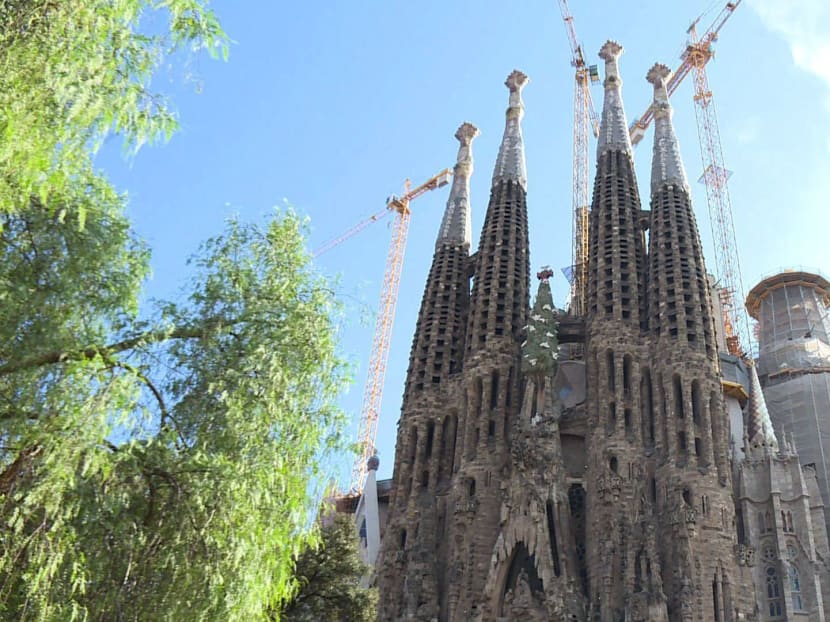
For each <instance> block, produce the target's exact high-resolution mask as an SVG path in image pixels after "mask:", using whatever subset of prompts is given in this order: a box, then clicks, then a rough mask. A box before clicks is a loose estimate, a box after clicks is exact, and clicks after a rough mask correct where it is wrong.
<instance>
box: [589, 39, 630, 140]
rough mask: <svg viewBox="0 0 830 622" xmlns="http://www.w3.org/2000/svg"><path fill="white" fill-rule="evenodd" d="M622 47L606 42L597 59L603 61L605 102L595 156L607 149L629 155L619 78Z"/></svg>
mask: <svg viewBox="0 0 830 622" xmlns="http://www.w3.org/2000/svg"><path fill="white" fill-rule="evenodd" d="M622 52H623V46H621V45H620V44H619V43H617V42H616V41H606V42H605V45H603V46H602V48H601V49H600V51H599V57H600V58H601V59H603V60H604V61H605V82H604V83H603V86H604V87H605V100H604V102H603V107H602V119H601V121H600V126H599V138H598V140H597V156H599V155H601V154H602V153H603V152H604V151H606V150H608V149H620V150H623V151H626V152H628V153H629V154H631V152H632V149H631V138H630V137H629V135H628V123H627V122H626V118H625V108H624V107H623V100H622V79H621V78H620V68H619V58H620V55H621V54H622Z"/></svg>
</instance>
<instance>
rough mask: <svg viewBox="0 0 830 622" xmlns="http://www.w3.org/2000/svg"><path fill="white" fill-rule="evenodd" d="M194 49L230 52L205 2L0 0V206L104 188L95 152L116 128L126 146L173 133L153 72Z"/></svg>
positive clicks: (50, 202)
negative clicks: (93, 160)
mask: <svg viewBox="0 0 830 622" xmlns="http://www.w3.org/2000/svg"><path fill="white" fill-rule="evenodd" d="M194 49H195V50H199V49H206V50H208V51H209V52H210V53H213V54H226V52H227V43H226V39H225V35H224V33H223V32H222V29H221V27H220V25H219V22H218V21H217V19H216V17H215V15H214V14H213V13H212V12H211V11H210V10H209V9H207V8H206V6H205V0H61V1H56V0H0V212H10V211H17V210H20V209H24V208H26V207H28V205H29V201H30V199H31V197H32V196H34V197H37V198H38V199H39V200H40V201H41V203H42V204H43V205H45V206H47V207H53V208H55V209H57V208H58V207H60V206H59V205H57V203H58V202H60V201H61V200H68V199H70V198H71V199H72V200H75V199H77V195H78V193H79V192H87V193H98V192H101V193H104V194H106V190H107V184H106V183H104V182H103V180H102V179H100V178H99V177H98V176H97V175H96V174H95V173H94V172H93V168H92V164H91V158H92V155H93V154H94V151H95V150H96V149H97V147H98V146H100V145H101V144H102V142H103V140H104V139H105V138H106V137H107V136H109V135H110V134H111V133H113V132H117V133H119V134H121V135H122V136H123V137H124V139H125V144H126V146H127V147H128V148H137V147H138V146H140V145H141V144H143V143H145V142H150V141H153V140H156V139H158V138H162V137H169V136H170V134H171V133H172V132H173V131H174V130H175V128H176V117H175V115H174V114H173V112H172V111H171V109H170V106H169V105H168V102H167V100H166V99H165V97H164V96H163V95H162V94H160V93H158V92H155V91H154V90H152V89H151V85H150V83H151V78H152V76H153V74H154V72H155V71H156V70H157V69H158V66H159V64H160V63H161V61H162V59H164V58H165V57H166V56H169V55H170V54H173V53H176V52H177V51H179V50H194ZM83 207H84V206H83V204H81V205H80V206H79V208H78V211H77V215H78V216H79V217H80V218H81V222H83V217H84V211H83Z"/></svg>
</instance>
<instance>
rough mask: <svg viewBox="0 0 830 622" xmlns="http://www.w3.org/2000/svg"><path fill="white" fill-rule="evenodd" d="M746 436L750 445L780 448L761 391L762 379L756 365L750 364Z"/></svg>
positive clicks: (753, 446) (772, 448) (752, 446)
mask: <svg viewBox="0 0 830 622" xmlns="http://www.w3.org/2000/svg"><path fill="white" fill-rule="evenodd" d="M746 436H747V438H748V439H749V447H748V448H747V449H750V448H755V447H768V448H770V449H771V450H773V451H775V450H777V449H778V439H777V438H776V437H775V430H774V429H773V427H772V420H771V419H770V416H769V411H768V410H767V403H766V401H765V400H764V394H763V392H762V391H761V381H760V380H759V379H758V372H757V371H756V370H755V365H750V366H749V404H747V407H746Z"/></svg>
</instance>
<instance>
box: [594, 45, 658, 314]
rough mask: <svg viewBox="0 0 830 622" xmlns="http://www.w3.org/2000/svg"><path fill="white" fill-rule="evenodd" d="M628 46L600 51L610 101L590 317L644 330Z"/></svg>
mask: <svg viewBox="0 0 830 622" xmlns="http://www.w3.org/2000/svg"><path fill="white" fill-rule="evenodd" d="M622 49H623V48H622V46H621V45H620V44H619V43H617V42H616V41H607V42H606V43H605V45H603V46H602V48H601V49H600V51H599V56H600V57H601V58H604V59H605V101H604V104H603V109H602V125H601V127H600V133H599V144H598V146H597V172H596V175H595V176H594V194H593V198H592V201H591V213H590V226H589V240H588V244H589V246H588V255H589V256H588V296H587V306H586V315H587V316H589V317H590V318H593V319H597V318H604V319H613V320H615V321H623V322H624V323H626V324H630V325H631V326H633V327H636V328H637V329H638V330H639V328H640V321H641V315H644V313H643V311H644V310H643V308H642V306H643V304H644V302H643V291H644V288H645V238H644V235H643V229H642V225H641V218H642V216H641V209H640V193H639V191H638V190H637V179H636V176H635V174H634V160H633V158H632V154H631V140H630V139H629V137H628V125H627V124H626V120H625V110H624V109H623V102H622V80H621V79H620V73H619V66H618V62H617V59H618V58H619V56H620V54H621V53H622Z"/></svg>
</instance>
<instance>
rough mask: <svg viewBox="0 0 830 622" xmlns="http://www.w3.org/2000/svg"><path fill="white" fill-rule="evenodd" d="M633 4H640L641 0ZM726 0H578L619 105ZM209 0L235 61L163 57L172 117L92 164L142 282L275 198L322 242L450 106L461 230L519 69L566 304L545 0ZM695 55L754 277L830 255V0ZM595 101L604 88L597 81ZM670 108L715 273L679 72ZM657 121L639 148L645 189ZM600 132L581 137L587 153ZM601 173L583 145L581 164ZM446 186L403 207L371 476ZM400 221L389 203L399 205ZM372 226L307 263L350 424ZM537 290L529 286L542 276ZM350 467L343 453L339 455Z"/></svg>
mask: <svg viewBox="0 0 830 622" xmlns="http://www.w3.org/2000/svg"><path fill="white" fill-rule="evenodd" d="M635 4H636V6H633V5H635ZM724 4H725V1H722V0H715V1H714V2H712V1H711V0H689V1H685V2H661V1H659V0H640V2H637V3H622V2H618V1H612V0H571V9H572V12H573V14H574V17H575V22H576V29H577V32H578V34H579V37H580V40H581V41H582V43H583V44H584V48H585V50H586V52H587V54H588V58H589V59H596V60H591V62H599V59H597V58H596V51H597V50H599V48H600V46H601V45H602V43H603V42H604V41H605V40H606V39H608V38H613V39H615V40H617V41H619V42H620V43H622V44H623V45H624V46H625V48H626V51H625V54H624V55H623V57H622V59H621V63H620V64H621V72H622V77H623V81H624V85H623V95H624V98H625V104H626V112H627V114H628V118H629V120H631V119H633V118H634V117H636V116H639V115H640V114H641V113H642V112H644V111H645V109H646V107H647V106H648V104H649V102H650V100H651V88H650V85H649V84H647V83H646V81H645V74H646V71H647V70H648V69H649V67H650V66H651V65H652V64H653V63H654V62H655V61H661V62H664V63H666V64H668V65H669V66H671V67H672V68H674V67H676V66H677V64H678V62H679V61H678V55H679V53H680V52H681V51H682V49H683V45H684V43H685V36H686V35H685V31H686V28H687V27H688V25H689V23H690V22H691V20H692V19H694V18H695V17H697V16H698V15H699V14H700V13H702V12H704V11H706V10H708V9H711V11H710V12H709V13H708V14H707V15H705V16H704V17H703V18H702V20H701V24H702V25H703V26H704V27H706V26H708V24H709V23H710V22H711V21H712V19H713V18H714V16H715V15H716V14H717V12H718V11H719V10H720V9H721V8H722V6H724ZM214 7H215V9H216V11H217V12H218V13H219V15H220V18H221V19H222V22H223V24H224V26H225V29H226V30H227V32H228V34H229V35H230V37H231V38H232V39H233V41H234V43H233V45H232V47H231V52H230V58H229V61H228V62H227V63H221V62H214V61H211V60H209V59H208V58H198V59H195V60H193V61H191V62H190V63H188V65H187V66H185V67H182V66H180V65H175V64H171V65H169V66H165V67H164V68H162V70H161V72H160V74H159V76H158V78H157V79H156V81H155V87H156V88H157V89H159V90H163V91H165V92H167V93H169V94H170V95H171V98H172V99H173V102H174V104H175V107H176V108H177V110H178V111H179V114H180V117H181V122H182V131H181V132H180V133H178V134H177V135H176V136H174V138H173V139H172V141H171V142H170V143H169V144H167V145H163V146H156V147H151V148H145V149H143V150H142V151H141V152H139V154H138V155H137V156H135V157H134V158H132V159H130V160H129V161H125V160H124V159H123V158H121V157H120V152H119V149H118V145H117V144H116V142H117V141H112V143H110V144H108V145H106V147H105V149H104V150H103V151H102V153H101V155H100V157H99V159H98V163H99V165H100V166H101V167H103V168H104V169H105V170H106V171H107V172H108V173H109V174H110V175H111V178H112V179H113V181H114V183H115V184H116V185H117V186H118V187H119V188H120V189H122V190H124V191H125V192H127V193H128V195H129V213H130V215H131V217H132V219H133V221H134V223H135V226H136V228H137V230H138V232H139V234H140V235H141V236H142V237H144V238H145V239H146V240H147V241H148V242H149V243H150V245H151V247H152V250H153V261H152V265H153V271H154V275H153V277H152V279H151V280H150V281H149V282H148V284H147V293H148V296H150V297H165V296H172V295H175V294H176V292H177V291H178V290H179V288H180V286H181V285H182V284H183V283H184V281H185V280H186V278H187V276H188V268H187V266H186V260H187V257H188V256H189V255H190V254H191V253H192V252H193V251H194V250H195V249H196V248H197V246H198V244H199V242H200V241H201V240H203V239H205V238H207V237H209V236H211V235H214V234H216V233H217V232H219V231H220V230H221V228H222V223H223V221H224V220H225V219H226V218H227V217H228V216H230V215H232V214H238V215H239V216H240V217H241V218H243V219H250V220H255V219H262V218H264V217H265V216H266V215H267V214H269V213H270V210H271V208H272V206H274V205H283V204H284V202H286V201H287V202H288V203H290V204H292V205H293V206H295V208H296V209H297V210H299V211H300V212H301V213H303V214H306V215H308V216H309V217H310V218H311V226H312V233H311V242H310V244H311V246H312V247H316V246H319V245H320V244H321V243H322V242H325V241H326V240H328V239H329V238H331V237H333V236H335V235H338V234H339V233H341V232H342V231H344V230H345V229H347V228H349V227H350V226H351V225H353V224H354V223H356V222H357V221H359V220H360V219H361V218H363V217H365V216H367V215H369V214H371V213H373V212H376V211H378V210H380V209H382V208H383V205H384V200H385V198H386V197H387V196H388V195H390V194H392V193H399V192H400V191H401V188H402V185H403V181H404V179H405V178H407V177H409V178H410V179H412V181H413V183H415V184H417V183H420V182H421V181H423V180H425V179H427V178H428V177H430V176H432V175H433V174H434V173H436V172H438V171H439V170H440V169H442V168H444V167H447V166H452V164H453V162H454V159H455V154H456V150H457V142H456V141H455V139H454V138H453V134H454V132H455V130H456V128H457V127H458V125H459V124H460V123H461V122H463V121H470V122H472V123H474V124H476V125H477V126H478V127H479V128H480V130H481V132H482V134H481V136H480V137H479V138H478V139H477V140H476V141H475V143H474V148H473V151H474V157H475V168H476V172H475V174H474V176H473V183H472V203H473V238H474V246H475V245H477V240H478V233H479V230H480V227H481V224H482V221H483V217H484V211H485V209H486V206H487V199H488V192H489V185H490V176H491V172H492V168H493V165H494V163H495V158H496V153H497V150H498V145H499V142H500V139H501V134H502V131H503V128H504V110H505V108H506V105H507V89H506V88H505V87H504V85H503V82H504V79H505V78H506V76H507V75H508V73H509V72H510V71H511V70H512V69H514V68H518V69H521V70H522V71H524V72H525V73H527V74H528V75H529V76H530V79H531V83H530V84H529V85H528V86H527V88H525V90H524V100H525V106H526V116H525V120H524V124H523V127H524V136H525V146H526V153H527V168H528V207H529V219H530V230H531V256H530V257H531V268H532V270H533V271H534V272H535V270H536V269H537V268H538V267H539V266H541V265H543V264H550V265H551V266H553V267H554V269H555V270H557V276H556V277H555V278H554V281H553V283H552V289H553V294H554V298H555V301H556V303H557V304H559V305H562V304H564V301H565V298H566V296H567V284H566V283H565V280H564V278H562V277H561V272H559V269H560V268H562V267H564V266H567V265H568V264H569V263H570V261H571V259H570V254H571V250H570V249H571V215H570V210H571V169H572V165H571V157H572V156H571V149H572V101H573V73H572V69H571V67H570V64H569V60H570V59H569V48H568V43H567V39H566V35H565V29H564V26H563V24H562V21H561V17H560V13H559V9H558V4H557V2H555V1H553V0H515V1H514V2H497V1H495V0H475V1H474V0H463V1H451V2H446V0H444V1H441V2H439V1H437V0H421V1H419V2H398V1H391V0H387V1H386V2H382V1H380V0H375V1H366V0H363V1H361V0H353V1H352V2H331V1H330V0H329V1H324V0H306V1H305V2H302V3H299V2H256V3H253V2H246V3H242V2H232V1H229V0H225V1H216V2H214ZM716 50H717V51H716V57H715V59H714V60H713V61H712V62H710V64H709V66H708V74H709V81H710V85H711V87H712V90H713V91H714V93H715V99H716V105H717V109H718V117H719V121H720V132H721V138H722V144H723V151H724V159H725V162H726V165H727V167H728V168H729V169H731V170H732V171H733V176H732V178H731V180H730V194H731V198H732V205H733V211H734V219H735V227H736V229H737V244H738V249H739V252H740V257H741V268H742V272H743V282H744V288H745V290H747V291H748V290H749V289H750V288H751V287H752V286H753V285H754V284H755V283H757V282H758V281H759V280H760V279H761V278H762V277H763V276H765V275H768V274H770V273H772V272H775V271H778V270H779V269H781V268H783V267H789V266H798V265H803V266H807V267H810V268H819V269H821V268H825V269H827V270H830V269H828V268H826V267H827V266H828V264H830V245H828V240H827V238H828V233H830V231H829V230H828V224H830V223H828V220H830V219H828V216H827V213H828V208H827V197H828V196H830V174H829V173H830V124H828V123H827V119H828V115H830V69H828V68H829V67H830V64H828V63H827V59H828V57H830V7H828V6H827V5H826V2H825V0H800V1H799V2H798V3H794V2H786V1H782V0H744V2H743V3H742V4H741V5H740V6H739V7H738V9H737V11H736V12H735V14H734V16H733V17H732V18H731V19H730V21H729V22H728V23H727V24H726V26H725V27H724V29H723V31H722V36H721V39H720V41H719V42H718V43H717V46H716ZM593 95H594V99H595V102H596V103H597V105H598V106H599V105H601V101H602V89H601V86H597V87H595V89H594V91H593ZM673 105H674V107H675V117H674V118H675V125H676V129H677V133H678V136H679V139H680V142H681V147H682V151H683V155H684V159H685V163H686V168H687V171H688V173H689V177H690V181H691V182H692V187H693V192H694V201H695V208H696V213H697V216H698V223H699V226H700V230H701V237H702V238H703V244H704V252H705V253H706V256H707V259H708V261H709V267H710V269H714V265H713V264H714V254H713V252H712V247H711V234H710V228H709V219H708V214H707V206H706V197H705V192H704V188H703V186H702V185H699V184H697V183H696V180H697V178H698V177H699V175H700V172H701V170H700V169H701V164H700V152H699V148H698V140H697V130H696V124H695V118H694V108H693V105H692V84H691V79H687V80H686V82H685V83H684V84H683V85H681V87H680V89H679V90H678V91H677V93H675V95H674V97H673ZM651 141H652V136H651V132H649V133H648V134H647V135H646V138H645V139H644V140H643V141H642V143H641V144H640V146H639V147H638V148H637V150H636V153H635V159H636V162H637V172H638V177H639V182H640V187H641V191H644V192H645V194H643V198H644V206H645V205H646V203H647V190H646V188H647V184H648V179H649V171H650V165H651ZM593 149H594V145H593V144H592V146H591V151H592V154H593ZM591 168H592V170H593V162H592V165H591ZM446 200H447V189H446V188H444V189H441V190H438V191H435V192H432V193H429V194H427V195H425V196H424V197H422V198H421V199H419V200H418V201H417V202H415V203H413V205H412V207H413V217H412V225H411V229H410V236H409V245H408V249H407V257H406V263H405V266H404V270H403V277H402V283H401V292H400V297H399V302H398V313H397V317H396V322H395V331H394V336H393V340H392V346H391V353H390V361H389V369H388V373H387V379H386V389H385V394H384V405H383V409H382V413H381V421H380V426H379V433H378V448H379V454H380V457H381V468H380V476H381V477H385V476H390V475H391V470H392V463H393V456H394V444H395V431H396V423H397V419H398V415H399V410H400V398H401V393H402V390H403V379H404V374H405V372H406V367H407V363H408V358H409V347H410V344H411V339H412V333H413V330H414V325H415V319H416V316H417V312H418V305H419V303H420V297H421V293H422V291H423V287H424V281H425V278H426V274H427V271H428V269H429V264H430V261H431V257H432V249H433V244H434V239H435V235H436V233H437V229H438V225H439V223H440V219H441V215H442V212H443V208H444V205H445V203H446ZM390 221H391V219H390ZM388 222H389V221H384V222H381V223H379V224H375V225H373V226H371V227H370V228H368V229H366V230H365V231H363V232H362V233H361V234H360V235H359V236H358V237H355V238H352V239H351V240H350V241H349V242H346V243H344V244H342V245H341V246H340V247H338V248H337V249H335V250H332V251H330V252H329V253H327V254H326V255H324V256H322V257H320V258H319V260H318V265H319V268H320V270H321V271H323V272H324V273H325V274H327V275H330V276H331V277H332V278H336V277H337V275H339V282H340V285H339V290H340V291H341V292H342V295H343V300H344V302H345V304H346V305H347V308H348V311H349V318H348V320H347V321H346V322H345V323H344V325H343V326H342V327H341V333H342V349H343V353H344V354H345V355H346V357H347V358H348V359H349V360H350V361H352V363H353V364H354V367H355V379H356V382H355V385H354V386H353V388H352V389H351V391H350V392H349V393H348V394H347V395H345V396H344V398H343V400H342V405H343V407H344V408H345V409H346V410H347V411H348V412H349V413H350V414H351V415H352V416H353V419H354V421H355V425H354V428H355V431H356V421H357V418H358V416H359V410H360V405H361V400H362V393H363V384H364V382H365V375H366V368H367V365H368V359H369V353H370V347H371V341H372V329H373V318H372V315H373V314H374V309H375V307H376V305H377V301H378V295H379V288H380V283H381V280H382V277H383V270H384V264H385V259H386V250H387V246H388V242H389V235H390V229H389V225H388ZM534 289H535V287H534ZM341 466H342V472H343V477H344V478H345V477H348V471H349V469H350V460H348V459H345V458H344V460H343V461H342V465H341Z"/></svg>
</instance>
